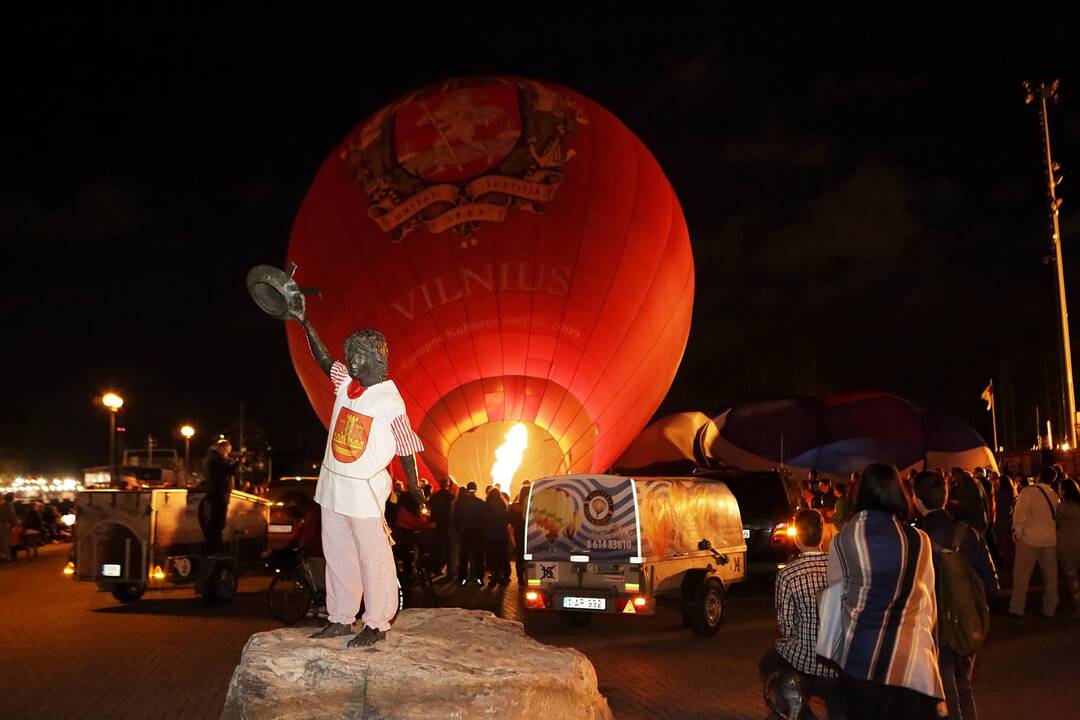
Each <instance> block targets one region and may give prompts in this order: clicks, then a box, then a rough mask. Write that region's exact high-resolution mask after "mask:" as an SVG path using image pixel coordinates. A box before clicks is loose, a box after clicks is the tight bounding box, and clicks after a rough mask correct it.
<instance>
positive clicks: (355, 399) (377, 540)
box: [292, 312, 425, 647]
mask: <svg viewBox="0 0 1080 720" xmlns="http://www.w3.org/2000/svg"><path fill="white" fill-rule="evenodd" d="M292 317H294V318H295V319H297V320H298V321H299V322H300V323H301V324H302V325H303V326H304V330H305V331H306V332H307V338H308V345H309V346H310V347H311V352H312V355H314V357H315V360H316V361H317V362H318V363H319V367H321V368H322V369H323V372H325V373H326V374H327V375H328V376H329V377H330V386H331V387H330V389H331V391H332V392H333V393H334V410H333V413H332V415H331V424H330V428H331V430H330V436H329V437H328V438H327V443H326V453H325V455H324V457H323V464H322V470H320V472H319V483H318V486H317V487H316V490H315V500H316V501H317V502H318V503H319V505H321V506H322V543H323V554H324V555H325V557H326V609H327V612H328V615H329V621H330V622H329V624H328V625H327V626H326V627H324V628H323V629H322V630H320V631H319V632H317V633H315V634H314V635H312V637H313V638H329V637H338V636H341V635H348V634H351V633H352V626H353V623H354V622H355V621H356V614H357V612H358V611H359V609H360V600H361V598H363V600H364V608H365V609H364V615H363V618H362V619H363V623H364V626H363V628H362V629H361V630H360V632H359V634H357V635H356V637H354V638H353V639H352V640H350V641H349V647H361V646H367V645H372V644H374V643H376V642H378V641H379V640H383V639H384V638H385V637H386V631H387V630H389V629H390V621H391V620H392V619H393V617H394V615H395V614H396V612H397V607H398V589H397V567H396V564H395V562H394V557H393V553H392V552H391V550H390V545H391V540H390V528H388V527H387V525H386V520H385V519H384V516H383V510H384V507H385V505H386V500H387V498H388V497H389V495H390V489H391V483H392V481H391V478H390V473H389V472H387V466H388V465H389V464H390V462H391V460H393V457H394V455H397V456H398V458H399V459H400V461H401V465H402V467H403V468H404V470H405V477H406V478H407V479H408V484H409V492H410V493H411V494H412V496H413V497H414V498H415V499H416V501H417V502H418V503H420V504H421V506H422V505H423V503H424V499H425V498H424V495H423V493H422V492H421V490H420V486H419V484H418V482H417V472H416V458H415V453H418V452H420V451H421V450H423V449H424V446H423V444H422V443H421V442H420V438H419V437H417V435H416V433H414V432H413V430H412V426H411V424H410V423H409V418H408V416H407V415H406V414H405V402H404V401H403V400H402V399H401V393H400V392H398V389H397V386H396V385H395V384H394V381H393V380H389V379H388V378H387V356H388V350H387V346H386V338H385V337H383V334H382V333H380V332H379V331H378V330H372V329H366V330H360V331H359V332H356V333H353V334H352V335H350V336H349V338H348V339H347V340H346V341H345V362H344V363H341V362H336V361H335V360H334V359H333V357H331V355H330V353H329V352H328V351H327V349H326V346H325V345H323V343H322V340H320V339H319V336H318V335H317V334H316V332H315V330H314V328H312V327H311V324H310V323H309V322H308V321H307V319H306V317H305V316H304V314H303V313H302V312H300V313H297V312H294V313H293V314H292Z"/></svg>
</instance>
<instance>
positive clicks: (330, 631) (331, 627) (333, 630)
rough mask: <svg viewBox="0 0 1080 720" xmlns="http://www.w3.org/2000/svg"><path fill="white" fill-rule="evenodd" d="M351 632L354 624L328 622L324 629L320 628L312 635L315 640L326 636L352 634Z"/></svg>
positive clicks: (333, 636)
mask: <svg viewBox="0 0 1080 720" xmlns="http://www.w3.org/2000/svg"><path fill="white" fill-rule="evenodd" d="M351 634H352V625H345V624H343V623H335V622H332V623H330V624H328V625H327V626H326V627H324V628H323V629H322V630H319V631H318V632H316V633H312V634H311V636H310V637H311V638H312V639H314V640H322V639H324V638H335V637H341V636H343V635H351Z"/></svg>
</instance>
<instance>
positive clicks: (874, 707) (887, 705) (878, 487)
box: [819, 463, 945, 720]
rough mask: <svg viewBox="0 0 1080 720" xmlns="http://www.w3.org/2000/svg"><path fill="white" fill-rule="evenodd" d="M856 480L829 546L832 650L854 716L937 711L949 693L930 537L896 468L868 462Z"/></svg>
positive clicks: (886, 719) (909, 719)
mask: <svg viewBox="0 0 1080 720" xmlns="http://www.w3.org/2000/svg"><path fill="white" fill-rule="evenodd" d="M858 483H859V484H858V490H857V492H856V496H855V507H854V515H853V516H852V517H851V519H850V520H849V521H848V522H847V523H846V524H845V525H844V527H843V529H842V530H841V531H840V532H839V533H838V534H837V535H836V536H835V537H834V538H833V541H832V545H831V546H830V548H829V560H828V577H829V582H830V584H839V586H840V589H841V591H842V592H841V593H839V595H838V597H840V598H841V599H840V610H839V623H838V624H837V626H836V629H837V631H836V632H835V633H833V634H832V636H831V637H829V638H827V639H826V641H825V643H824V645H828V646H829V653H828V654H827V655H826V657H828V659H830V660H833V661H834V662H836V664H837V665H838V666H839V667H840V693H841V695H842V697H843V701H844V705H845V707H846V710H847V717H848V718H851V719H852V720H859V719H860V718H874V719H875V720H877V719H881V720H891V719H892V718H896V719H897V720H900V719H903V720H917V719H918V718H936V717H938V714H939V713H938V710H939V705H940V704H941V701H942V700H943V698H944V697H945V693H944V691H943V688H942V683H941V675H940V673H939V671H938V651H937V643H936V640H935V636H934V627H935V625H936V623H937V601H936V598H935V595H934V566H933V559H932V547H931V543H930V539H929V538H928V537H927V535H926V533H924V532H923V531H922V530H918V529H916V528H914V527H912V526H911V525H910V524H909V523H908V519H909V518H910V517H911V500H910V497H909V496H908V494H907V491H906V490H905V489H904V487H903V485H902V484H901V483H900V477H899V475H898V474H897V471H896V468H894V467H892V466H891V465H885V464H880V463H875V464H871V465H868V466H867V467H866V469H864V470H863V471H862V473H861V474H860V475H859V481H858ZM826 612H827V610H826V608H824V607H823V608H822V615H823V617H824V616H825V614H826ZM823 627H824V623H823ZM820 651H821V645H819V652H820ZM942 709H943V708H942Z"/></svg>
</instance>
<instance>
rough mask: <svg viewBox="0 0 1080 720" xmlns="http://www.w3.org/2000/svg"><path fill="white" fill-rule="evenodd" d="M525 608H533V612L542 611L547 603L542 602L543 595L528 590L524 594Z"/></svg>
mask: <svg viewBox="0 0 1080 720" xmlns="http://www.w3.org/2000/svg"><path fill="white" fill-rule="evenodd" d="M525 607H527V608H533V609H534V610H543V609H544V608H546V607H547V603H546V602H545V601H544V594H543V593H541V592H537V591H536V590H529V591H528V592H526V593H525Z"/></svg>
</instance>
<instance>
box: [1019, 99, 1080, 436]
mask: <svg viewBox="0 0 1080 720" xmlns="http://www.w3.org/2000/svg"><path fill="white" fill-rule="evenodd" d="M1060 87H1061V83H1060V81H1058V80H1054V81H1053V82H1052V83H1050V84H1049V85H1047V84H1046V83H1038V84H1037V85H1033V84H1032V83H1029V82H1025V83H1024V89H1025V90H1026V91H1027V97H1026V98H1025V100H1024V101H1025V103H1027V104H1031V103H1032V102H1034V101H1035V99H1036V98H1038V100H1039V120H1040V122H1041V123H1042V129H1043V140H1044V142H1045V147H1046V177H1047V183H1048V186H1049V196H1050V221H1051V229H1052V236H1051V239H1050V244H1051V245H1053V246H1054V261H1055V267H1056V268H1057V290H1058V316H1059V317H1060V319H1061V355H1062V368H1063V375H1064V376H1065V377H1064V378H1063V379H1064V381H1065V387H1064V388H1062V391H1063V394H1064V395H1065V410H1066V412H1067V413H1068V417H1067V418H1065V432H1066V437H1067V438H1068V441H1069V446H1070V447H1076V394H1075V392H1074V390H1073V371H1072V346H1071V344H1070V342H1069V309H1068V307H1067V305H1066V303H1065V265H1064V262H1063V261H1062V257H1061V227H1060V225H1059V222H1058V211H1059V209H1060V208H1061V200H1060V199H1058V196H1057V186H1058V183H1059V182H1060V181H1061V178H1060V177H1057V176H1056V173H1057V172H1058V171H1059V170H1060V169H1061V166H1060V165H1058V164H1057V163H1055V162H1054V158H1053V156H1052V155H1051V153H1050V118H1049V116H1048V115H1047V110H1046V101H1047V100H1050V101H1052V102H1057V99H1058V89H1059V88H1060Z"/></svg>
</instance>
